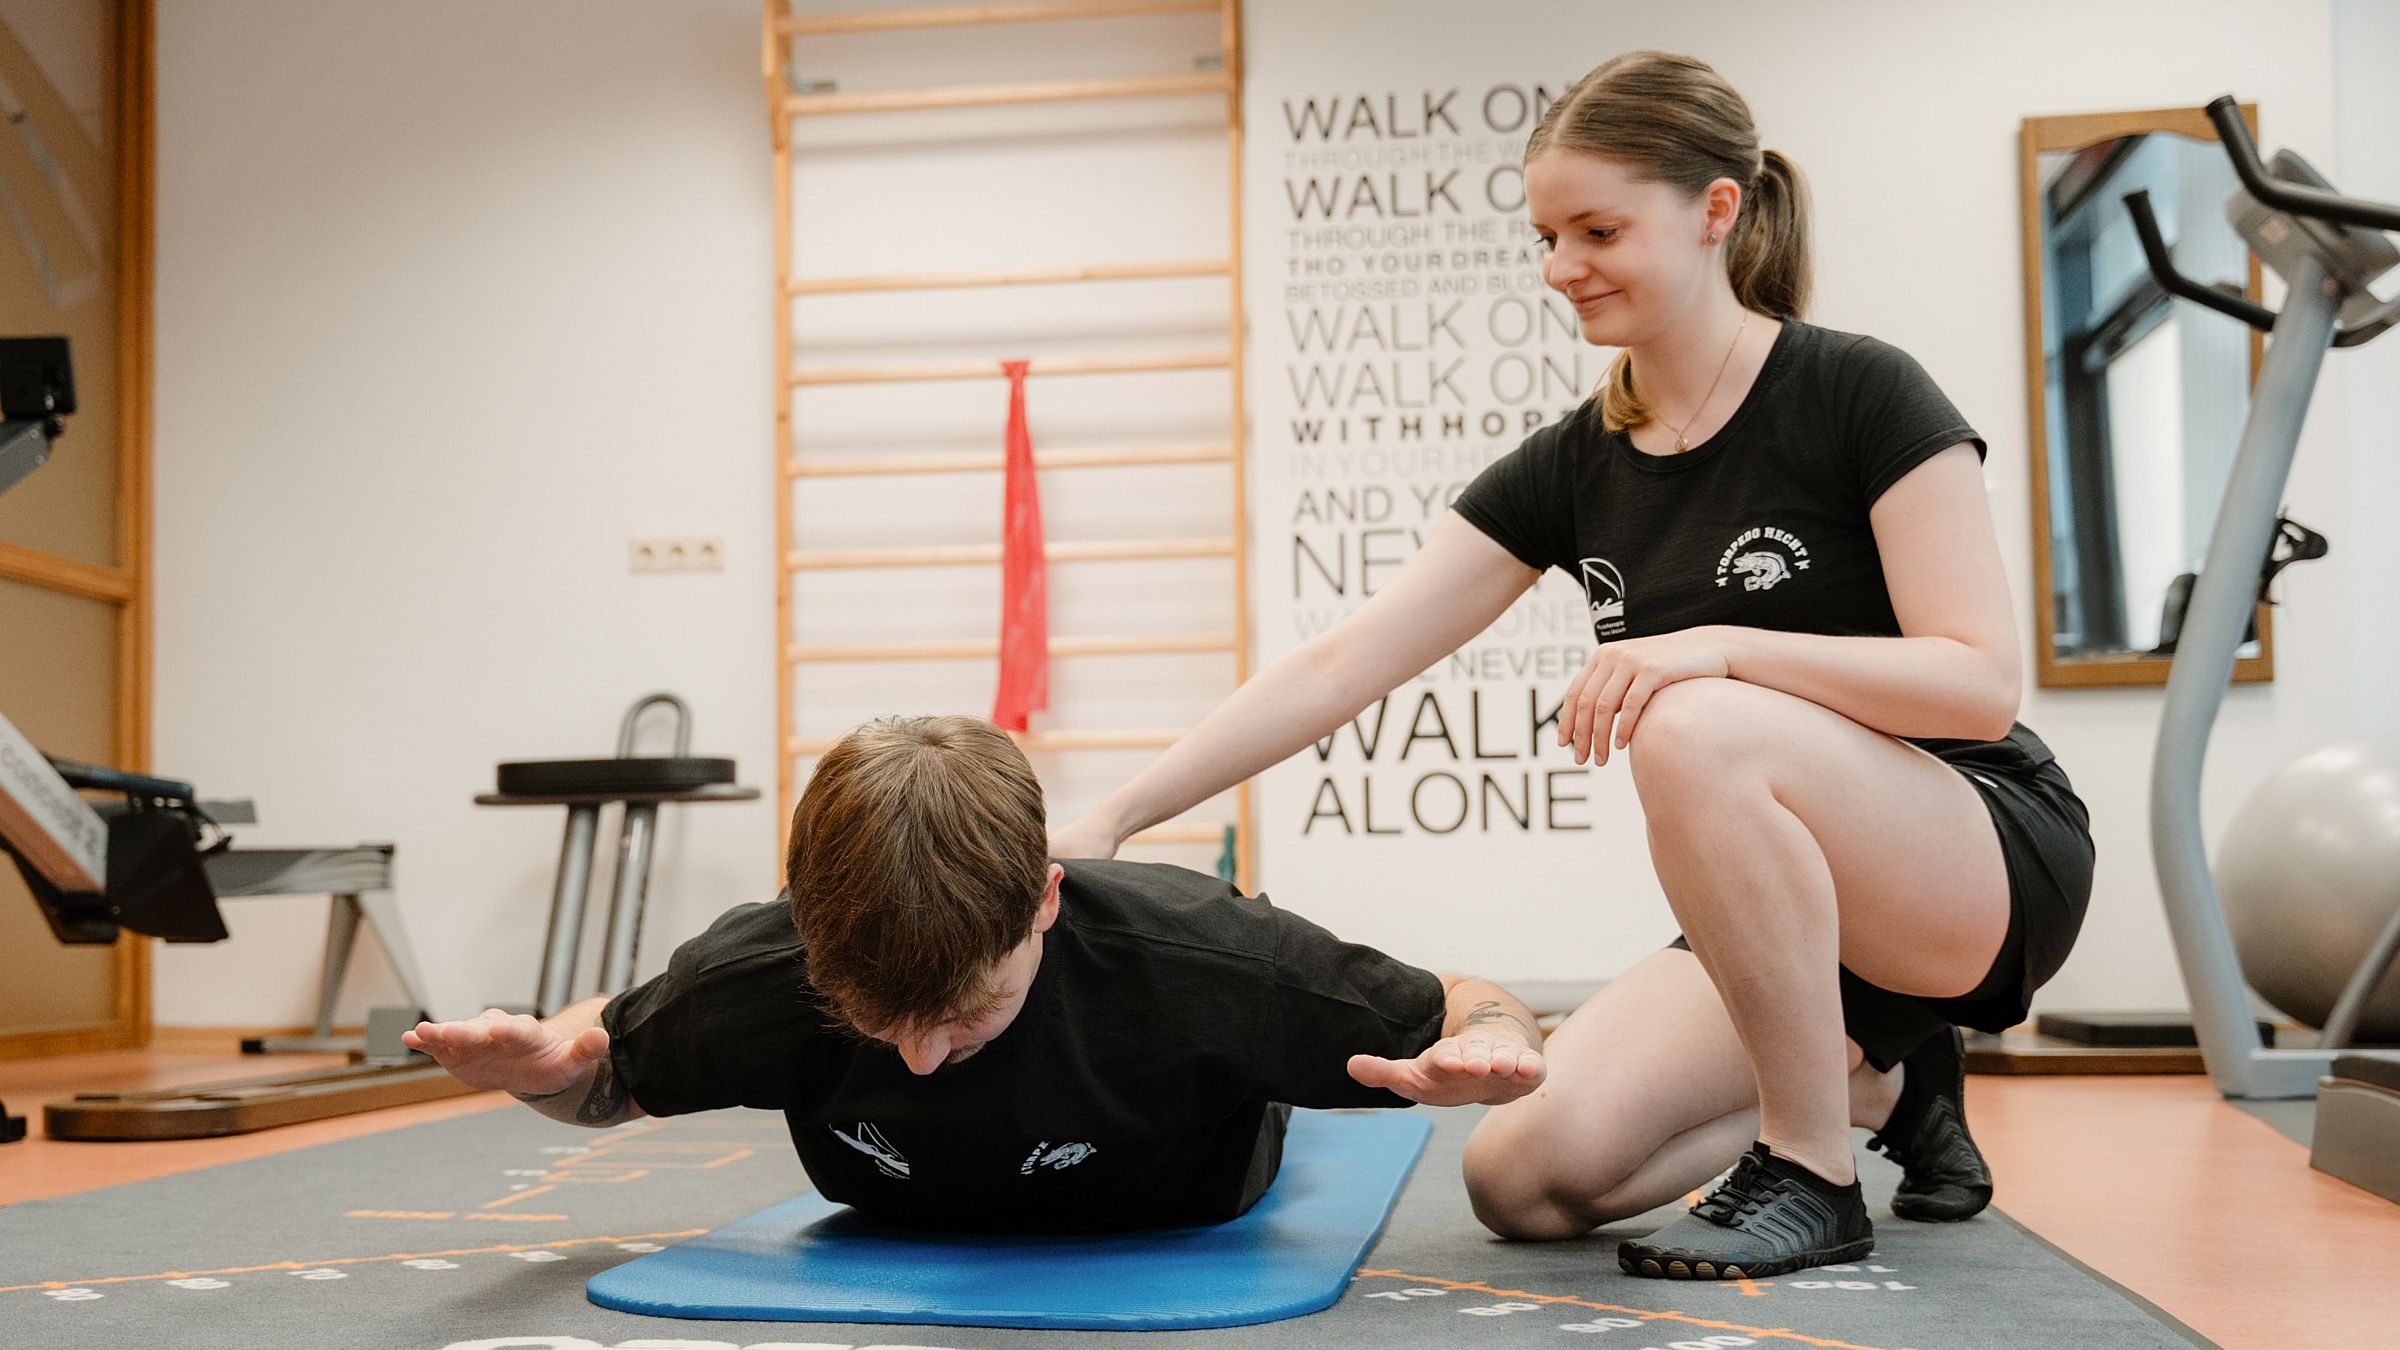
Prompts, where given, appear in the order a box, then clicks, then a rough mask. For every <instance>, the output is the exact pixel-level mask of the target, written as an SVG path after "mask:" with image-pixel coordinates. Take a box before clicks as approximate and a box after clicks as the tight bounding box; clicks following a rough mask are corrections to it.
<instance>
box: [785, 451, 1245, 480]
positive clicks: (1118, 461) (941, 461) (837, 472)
mask: <svg viewBox="0 0 2400 1350" xmlns="http://www.w3.org/2000/svg"><path fill="white" fill-rule="evenodd" d="M1232 458H1233V450H1232V448H1231V447H1229V446H1223V445H1180V446H1153V447H1146V448H1142V449H1137V450H1036V451H1035V452H1034V455H1033V459H1034V464H1033V466H1034V468H1036V469H1038V470H1042V471H1048V470H1051V469H1119V468H1140V467H1147V466H1150V465H1157V464H1222V463H1225V462H1226V461H1228V460H1230V459H1232ZM1007 467H1008V461H1007V460H1005V459H1004V458H1002V457H1001V456H999V455H992V454H959V455H872V456H866V457H862V458H854V459H800V458H798V457H793V458H790V459H786V460H785V461H784V462H783V476H784V477H785V478H882V477H888V476H894V475H901V474H921V473H999V472H1001V471H1002V470H1004V469H1006V468H1007Z"/></svg>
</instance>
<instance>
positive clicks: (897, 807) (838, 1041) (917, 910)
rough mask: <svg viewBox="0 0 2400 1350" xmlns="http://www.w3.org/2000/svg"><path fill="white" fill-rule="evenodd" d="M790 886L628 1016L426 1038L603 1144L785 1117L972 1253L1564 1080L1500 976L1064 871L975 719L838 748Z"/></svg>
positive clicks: (1162, 1218) (1146, 877)
mask: <svg viewBox="0 0 2400 1350" xmlns="http://www.w3.org/2000/svg"><path fill="white" fill-rule="evenodd" d="M785 879H786V882H787V885H788V888H789V889H788V891H787V892H786V895H785V896H784V897H780V898H779V899H778V900H777V902H775V903H772V904H757V905H744V906H741V907H739V908H736V909H734V910H732V911H731V912H729V913H727V914H726V915H724V916H723V917H722V918H720V919H718V920H717V921H716V922H715V923H714V924H713V925H711V926H710V927H709V929H708V931H707V932H705V933H702V934H701V935H700V936H698V937H696V938H694V939H692V940H691V941H689V942H687V943H685V944H684V945H683V946H682V947H680V948H678V949H677V950H676V952H675V954H674V955H673V957H671V958H670V959H669V961H668V964H667V969H666V971H665V973H664V974H661V975H660V976H658V977H657V978H656V979H653V980H651V981H649V982H648V983H646V984H642V985H640V986H638V987H636V988H634V989H632V990H629V991H627V992H626V993H623V994H620V995H618V996H616V997H615V998H594V999H590V1000H587V1001H585V1002H583V1003H579V1004H577V1005H575V1006H573V1007H571V1008H567V1009H565V1010H563V1011H562V1012H560V1013H558V1014H557V1015H556V1016H553V1017H551V1018H549V1019H547V1020H543V1021H536V1020H535V1019H533V1018H530V1017H525V1016H521V1015H510V1014H506V1013H502V1012H499V1011H498V1010H493V1011H490V1012H486V1013H484V1014H483V1015H482V1016H481V1017H479V1018H476V1019H474V1020H471V1021H464V1022H444V1023H438V1024H437V1023H422V1024H420V1025H419V1026H418V1027H417V1028H416V1029H415V1030H413V1031H411V1032H409V1033H407V1034H406V1035H405V1036H404V1037H403V1038H402V1039H403V1040H405V1041H406V1042H407V1043H408V1044H409V1045H410V1046H412V1047H413V1048H415V1049H419V1050H422V1051H424V1052H425V1053H427V1054H429V1055H432V1056H433V1057H434V1058H436V1059H438V1060H440V1061H441V1063H442V1064H443V1065H444V1066H445V1067H447V1068H448V1069H449V1070H450V1071H451V1072H452V1073H453V1074H455V1075H456V1076H457V1077H458V1078H459V1079H460V1080H461V1081H463V1082H465V1083H467V1084H469V1085H470V1086H473V1087H478V1088H498V1089H502V1090H505V1091H508V1092H511V1093H514V1094H515V1095H516V1096H517V1098H518V1099H519V1100H521V1101H523V1102H525V1103H526V1104H527V1105H529V1106H532V1107H533V1108H534V1109H535V1110H538V1111H540V1112H542V1113H543V1114H544V1115H547V1116H551V1117H553V1118H555V1119H558V1120H564V1121H572V1122H574V1123H577V1124H582V1125H593V1126H607V1125H616V1124H620V1123H622V1122H624V1121H628V1120H632V1119H635V1118H637V1117H639V1116H642V1115H644V1114H650V1115H660V1116H668V1115H680V1114H683V1113H686V1112H691V1111H705V1110H710V1109H714V1108H719V1107H732V1106H749V1107H758V1108H762V1109H766V1110H773V1111H781V1112H782V1113H783V1114H784V1118H785V1120H786V1121H787V1122H788V1124H789V1127H790V1130H791V1136H792V1144H793V1146H794V1148H796V1149H797V1150H798V1152H799V1154H800V1161H801V1163H802V1165H803V1166H804V1167H805V1168H806V1169H807V1171H808V1175H809V1178H810V1180H811V1181H813V1182H814V1183H815V1184H816V1187H817V1189H818V1190H819V1191H820V1192H822V1193H823V1194H824V1195H825V1196H826V1197H827V1198H828V1199H831V1200H836V1201H839V1202H841V1203H844V1204H847V1205H850V1206H852V1207H853V1208H855V1209H857V1210H858V1211H859V1212H860V1213H862V1214H864V1215H866V1216H867V1217H869V1218H873V1219H877V1220H881V1221H884V1222H888V1223H897V1224H903V1225H908V1226H913V1227H921V1228H937V1229H950V1230H965V1231H1003V1232H1101V1231H1110V1230H1119V1229H1130V1228H1144V1227H1153V1226H1159V1225H1166V1224H1189V1223H1210V1222H1216V1221H1219V1220H1224V1219H1230V1218H1233V1217H1235V1216H1237V1215H1239V1214H1242V1213H1243V1212H1245V1211H1247V1210H1248V1209H1249V1208H1250V1206H1251V1205H1252V1204H1254V1203H1256V1201H1257V1200H1258V1198H1259V1196H1260V1195H1261V1194H1263V1193H1264V1192H1265V1191H1266V1189H1267V1187H1268V1185H1269V1184H1270V1183H1272V1182H1273V1181H1274V1179H1275V1173H1276V1169H1277V1167H1278V1166H1279V1164H1280V1163H1281V1160H1282V1149H1283V1132H1284V1124H1285V1121H1286V1120H1287V1119H1288V1118H1289V1116H1290V1113H1291V1108H1292V1107H1294V1106H1305V1107H1361V1106H1394V1107H1396V1106H1403V1105H1406V1104H1407V1103H1408V1102H1412V1101H1413V1102H1423V1103H1428V1104H1431V1105H1436V1106H1456V1105H1464V1104H1467V1103H1472V1102H1492V1103H1497V1102H1506V1101H1512V1100H1515V1099H1516V1098H1519V1097H1522V1096H1524V1095H1526V1094H1527V1093H1530V1092H1532V1091H1533V1090H1534V1089H1535V1088H1537V1087H1539V1086H1540V1085H1541V1082H1542V1078H1543V1073H1544V1068H1543V1063H1542V1057H1541V1053H1540V1045H1541V1041H1540V1037H1539V1034H1538V1033H1537V1032H1536V1031H1535V1029H1534V1026H1533V1018H1532V1016H1531V1014H1529V1013H1528V1012H1527V1011H1526V1009H1525V1006H1524V1005H1523V1004H1522V1003H1519V1002H1518V1001H1517V1000H1516V999H1515V998H1514V997H1512V996H1510V995H1509V994H1508V993H1507V992H1505V991H1504V990H1502V989H1500V988H1499V987H1498V986H1497V985H1494V984H1491V983H1489V982H1487V981H1484V980H1478V979H1469V978H1465V977H1461V976H1456V975H1437V974H1434V973H1432V972H1429V971H1425V970H1420V969H1418V968H1416V967H1414V966H1409V965H1405V964H1403V963H1401V962H1399V961H1396V960H1393V959H1392V958H1391V957H1388V956H1385V955H1384V954H1383V953H1381V952H1378V951H1375V950H1373V949H1371V948H1368V947H1362V946H1357V945H1354V944H1350V943H1345V942H1342V941H1341V940H1339V939H1337V938H1335V937H1334V936H1333V935H1332V934H1330V933H1328V932H1326V931H1325V930H1324V929H1322V928H1319V927H1318V926H1316V925H1315V924H1312V923H1310V922H1308V921H1307V920H1306V919H1302V918H1300V917H1298V916H1297V915H1294V914H1291V913H1287V912H1285V911H1282V910H1279V909H1275V908H1273V907H1271V906H1269V905H1268V904H1267V903H1266V902H1265V900H1264V898H1263V897H1260V898H1256V899H1252V898H1246V897H1244V896H1242V895H1241V894H1240V893H1239V892H1237V891H1235V890H1234V889H1233V888H1232V887H1231V886H1228V885H1226V884H1225V883H1224V882H1221V881H1219V880H1217V879H1215V878H1213V877H1208V876H1204V875H1202V874H1201V873H1198V872H1193V871H1190V870H1188V869H1185V868H1180V867H1171V866H1165V865H1161V864H1145V863H1131V862H1116V861H1085V860H1072V861H1069V862H1067V863H1065V864H1061V863H1058V862H1053V861H1051V860H1050V859H1049V856H1048V834H1047V831H1046V828H1045V825H1044V812H1043V805H1042V791H1041V784H1040V783H1039V782H1038V781H1037V780H1036V779H1035V777H1034V774H1033V769H1032V766H1031V765H1029V764H1027V763H1026V761H1025V756H1024V755H1023V754H1022V753H1021V752H1020V751H1019V750H1018V749H1017V747H1016V745H1015V743H1014V742H1012V741H1010V740H1009V739H1008V738H1007V737H1006V736H1004V735H1002V734H1001V733H1000V732H999V731H998V730H997V729H995V728H993V727H992V726H991V725H990V724H988V723H984V722H980V721H976V720H974V719H972V718H964V717H914V718H896V719H886V720H883V721H879V722H875V723H871V724H869V725H868V726H865V727H862V728H860V729H859V730H857V731H854V732H852V733H851V734H850V735H848V736H846V737H844V738H843V739H842V740H841V741H840V742H839V743H838V744H836V745H835V746H834V747H833V749H832V750H830V751H828V752H827V753H826V755H825V757H824V758H823V759H822V760H821V761H820V762H819V763H818V766H817V770H816V773H815V775H814V776H813V777H812V778H811V779H810V781H809V784H808V788H807V790H806V792H805V793H804V794H803V795H802V797H801V799H800V803H799V806H798V808H797V809H796V810H795V811H794V812H793V814H792V830H791V844H790V850H789V853H788V855H787V859H786V866H785Z"/></svg>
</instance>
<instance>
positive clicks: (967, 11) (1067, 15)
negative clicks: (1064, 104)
mask: <svg viewBox="0 0 2400 1350" xmlns="http://www.w3.org/2000/svg"><path fill="white" fill-rule="evenodd" d="M1218 3H1219V0H1046V3H1041V4H1018V5H942V6H929V7H926V8H923V9H899V10H848V11H844V12H842V13H839V14H803V15H793V16H788V17H786V18H784V19H782V20H780V21H779V23H778V24H777V27H779V28H780V29H781V30H782V32H783V35H784V36H785V37H830V36H833V35H835V34H841V33H889V32H897V31H901V30H904V29H924V28H972V27H976V26H979V25H983V24H1000V23H1041V22H1045V21H1051V20H1067V19H1124V18H1145V17H1148V16H1151V15H1159V14H1208V13H1214V12H1215V10H1216V8H1217V5H1218Z"/></svg>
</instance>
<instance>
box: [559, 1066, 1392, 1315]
mask: <svg viewBox="0 0 2400 1350" xmlns="http://www.w3.org/2000/svg"><path fill="white" fill-rule="evenodd" d="M1432 1132H1433V1123H1432V1121H1430V1120H1428V1119H1427V1118H1426V1117H1424V1116H1422V1115H1415V1114H1404V1113H1400V1112H1392V1111H1378V1112H1366V1113H1359V1114H1334V1113H1329V1112H1323V1111H1295V1112H1293V1113H1292V1123H1291V1128H1290V1130H1289V1131H1288V1132H1287V1133H1286V1135H1285V1137H1284V1146H1283V1170H1282V1173H1281V1174H1280V1175H1279V1176H1278V1177H1277V1178H1276V1181H1275V1184H1274V1186H1272V1187H1271V1188H1269V1189H1268V1191H1267V1193H1266V1195H1265V1196H1264V1197H1262V1198H1261V1199H1260V1200H1259V1202H1258V1203H1257V1204H1256V1205H1254V1206H1252V1207H1251V1209H1250V1212H1249V1213H1248V1214H1245V1215H1243V1216H1242V1217H1240V1218H1238V1219H1235V1220H1233V1221H1231V1222H1229V1223H1221V1224H1212V1225H1209V1226H1206V1227H1196V1228H1161V1229H1152V1230H1150V1231H1147V1232H1138V1233H1111V1234H1107V1235H1105V1236H1095V1237H995V1236H986V1235H972V1236H970V1235H954V1234H944V1233H922V1232H915V1231H910V1230H903V1229H894V1228H885V1227H880V1226H878V1225H874V1224H870V1223H868V1222H866V1221H865V1220H862V1219H860V1218H859V1217H858V1216H857V1215H855V1214H853V1213H852V1212H851V1211H850V1210H849V1209H848V1208H847V1207H845V1206H842V1205H837V1204H835V1203H833V1202H832V1201H829V1200H827V1199H825V1198H824V1197H822V1196H819V1195H815V1194H810V1195H804V1196H801V1197H800V1198H798V1199H796V1200H787V1201H785V1202H784V1203H782V1204H780V1205H777V1206H775V1207H774V1208H772V1209H768V1210H763V1211H761V1212H759V1213H757V1214H753V1215H751V1216H750V1217H749V1218H747V1219H741V1220H738V1221H736V1222H734V1223H730V1224H727V1225H726V1226H725V1227H723V1228H720V1229H718V1230H717V1231H715V1232H713V1233H710V1234H707V1235H706V1236H704V1237H697V1238H692V1239H689V1240H687V1241H685V1242H682V1243H679V1244H677V1245H675V1246H673V1247H669V1248H668V1249H666V1250H665V1251H662V1252H657V1253H654V1254H652V1255H649V1256H644V1257H640V1258H638V1259H636V1260H632V1261H628V1262H626V1263H625V1264H624V1265H621V1266H617V1267H615V1268H614V1269H611V1270H606V1271H603V1272H601V1273H600V1274H598V1275H595V1276H593V1277H592V1279H591V1281H590V1283H588V1284H586V1285H585V1286H584V1292H585V1293H586V1295H588V1296H589V1297H590V1299H591V1300H592V1302H594V1303H597V1304H599V1305H600V1306H601V1307H603V1308H614V1309H616V1310H617V1311H619V1312H632V1313H648V1314H650V1315H652V1316H657V1317H692V1318H707V1319H712V1320H741V1321H766V1322H906V1323H918V1324H930V1325H938V1326H973V1327H1059V1328H1071V1329H1076V1330H1086V1331H1112V1330H1113V1331H1170V1330H1185V1329H1197V1328H1202V1327H1238V1326H1248V1325H1250V1324H1252V1323H1255V1322H1273V1321H1279V1320H1281V1319H1283V1318H1286V1317H1299V1316H1301V1315H1303V1314H1305V1313H1312V1312H1316V1311H1317V1310H1319V1309H1321V1308H1326V1307H1330V1306H1332V1304H1333V1302H1334V1300H1336V1299H1338V1298H1340V1297H1341V1296H1342V1290H1343V1288H1344V1287H1346V1286H1347V1285H1348V1284H1349V1283H1350V1277H1351V1275H1352V1273H1353V1272H1355V1271H1356V1270H1357V1269H1358V1263H1359V1261H1360V1259H1361V1258H1363V1257H1364V1256H1365V1255H1366V1253H1367V1249H1368V1248H1369V1247H1371V1246H1373V1245H1374V1243H1375V1239H1376V1238H1377V1237H1378V1236H1380V1235H1381V1234H1382V1232H1383V1222H1384V1218H1385V1216H1386V1215H1388V1214H1389V1213H1390V1212H1391V1208H1392V1202H1393V1201H1394V1200H1397V1199H1398V1198H1399V1196H1400V1187H1401V1186H1402V1185H1403V1184H1404V1183H1406V1182H1407V1180H1408V1174H1409V1172H1410V1170H1411V1169H1413V1168H1414V1167H1415V1166H1416V1164H1417V1155H1418V1154H1419V1153H1421V1152H1423V1151H1424V1148H1425V1138H1426V1136H1427V1135H1429V1134H1431V1133H1432Z"/></svg>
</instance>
